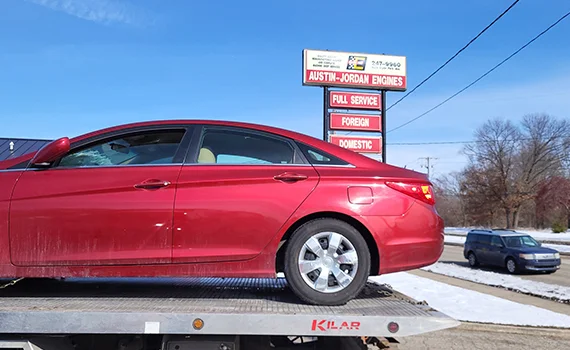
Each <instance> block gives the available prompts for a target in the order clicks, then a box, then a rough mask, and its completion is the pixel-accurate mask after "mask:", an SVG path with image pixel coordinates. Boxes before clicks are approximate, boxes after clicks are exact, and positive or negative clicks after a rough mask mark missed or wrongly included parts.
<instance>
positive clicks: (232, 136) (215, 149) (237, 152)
mask: <svg viewBox="0 0 570 350" xmlns="http://www.w3.org/2000/svg"><path fill="white" fill-rule="evenodd" d="M295 153H296V152H295V148H293V146H292V145H291V143H289V142H288V141H287V140H285V139H281V138H279V137H273V136H271V135H268V134H265V133H258V132H255V131H248V130H246V129H241V128H223V127H206V128H205V130H204V133H203V135H202V140H201V142H200V145H199V153H198V160H197V162H198V164H224V165H264V164H302V161H300V160H299V159H298V155H296V154H295Z"/></svg>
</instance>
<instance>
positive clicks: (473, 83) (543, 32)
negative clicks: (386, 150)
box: [388, 12, 570, 132]
mask: <svg viewBox="0 0 570 350" xmlns="http://www.w3.org/2000/svg"><path fill="white" fill-rule="evenodd" d="M569 15H570V12H567V13H566V14H565V15H564V16H562V17H560V18H559V19H558V20H557V21H556V22H554V23H553V24H551V25H550V26H549V27H548V28H546V29H545V30H543V31H542V32H541V33H540V34H538V35H537V36H535V37H534V38H532V40H530V41H529V42H527V43H526V44H524V45H523V46H521V47H520V48H519V49H518V50H516V51H515V52H513V53H512V54H511V55H509V56H508V57H507V58H505V59H504V60H502V61H501V62H500V63H499V64H497V65H495V66H494V67H493V68H491V69H490V70H488V71H487V72H486V73H485V74H483V75H481V76H480V77H479V78H477V79H476V80H475V81H473V82H472V83H471V84H469V85H467V86H466V87H464V88H463V89H461V90H459V91H458V92H456V93H455V94H453V95H451V96H450V97H448V98H447V99H445V100H444V101H443V102H440V103H439V104H437V105H436V106H435V107H433V108H431V109H429V110H427V111H426V112H424V113H422V114H420V115H419V116H417V117H415V118H414V119H411V120H409V121H407V122H405V123H404V124H401V125H399V126H397V127H395V128H394V129H392V130H390V131H388V132H392V131H395V130H398V129H400V128H403V127H404V126H406V125H408V124H410V123H412V122H414V121H416V120H418V119H420V118H421V117H423V116H425V115H426V114H428V113H430V112H432V111H434V110H435V109H437V108H439V107H441V106H442V105H444V104H445V103H447V102H448V101H449V100H451V99H453V98H454V97H455V96H457V95H459V94H460V93H462V92H463V91H465V90H467V89H469V88H470V87H471V86H473V85H475V84H477V83H478V82H479V81H480V80H481V79H483V78H485V77H486V76H487V75H489V74H490V73H491V72H493V71H494V70H495V69H497V68H499V67H500V66H502V65H503V64H504V63H505V62H507V61H508V60H510V59H511V58H513V57H514V56H515V55H516V54H518V53H519V52H521V51H522V50H524V49H525V48H526V47H527V46H529V45H530V44H532V43H533V42H534V41H535V40H537V39H538V38H540V37H541V36H542V35H544V34H546V32H548V31H549V30H550V29H552V28H554V27H555V26H556V25H557V24H558V23H560V22H562V21H563V20H564V19H565V18H566V17H568V16H569Z"/></svg>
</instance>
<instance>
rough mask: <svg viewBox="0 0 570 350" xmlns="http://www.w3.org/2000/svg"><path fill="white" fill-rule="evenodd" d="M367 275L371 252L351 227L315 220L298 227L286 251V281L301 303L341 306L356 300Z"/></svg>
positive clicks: (329, 220)
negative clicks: (353, 299)
mask: <svg viewBox="0 0 570 350" xmlns="http://www.w3.org/2000/svg"><path fill="white" fill-rule="evenodd" d="M369 273H370V252H369V250H368V245H367V244H366V241H365V240H364V238H363V237H362V235H361V234H360V232H359V231H358V230H356V229H355V228H354V227H353V226H351V225H349V224H348V223H346V222H344V221H340V220H336V219H328V218H327V219H316V220H312V221H309V222H307V223H306V224H304V225H302V226H301V227H299V228H298V229H297V230H296V231H295V232H294V233H293V235H292V237H291V238H290V240H289V242H288V244H287V248H286V251H285V278H286V279H287V282H288V283H289V286H290V288H291V289H292V290H293V292H294V293H295V294H296V295H297V296H298V297H299V298H300V299H301V300H303V301H305V302H307V303H309V304H315V305H342V304H345V303H346V302H348V301H349V300H350V299H352V298H354V297H356V296H357V295H358V294H359V293H360V291H361V290H362V288H363V287H364V286H365V285H366V281H367V279H368V276H369Z"/></svg>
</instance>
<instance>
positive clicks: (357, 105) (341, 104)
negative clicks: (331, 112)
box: [329, 91, 382, 110]
mask: <svg viewBox="0 0 570 350" xmlns="http://www.w3.org/2000/svg"><path fill="white" fill-rule="evenodd" d="M329 106H330V107H331V108H335V107H336V108H346V109H374V110H380V109H382V100H381V97H380V94H367V93H358V92H344V91H331V92H330V95H329Z"/></svg>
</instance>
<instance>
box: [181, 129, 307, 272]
mask: <svg viewBox="0 0 570 350" xmlns="http://www.w3.org/2000/svg"><path fill="white" fill-rule="evenodd" d="M195 150H196V152H195V153H196V154H195V155H194V157H193V159H189V161H188V162H187V164H185V166H184V167H183V169H182V171H181V174H180V179H179V184H178V191H177V195H176V203H175V209H174V228H175V229H174V234H173V262H213V261H230V260H233V261H237V260H245V259H250V258H253V257H255V256H256V255H258V254H259V253H260V252H261V251H262V250H263V248H264V247H265V246H266V245H267V244H268V243H269V242H270V240H271V239H272V238H273V237H274V236H275V235H276V234H277V233H278V232H279V230H280V229H281V227H282V226H283V225H284V224H285V222H286V221H287V219H289V217H290V216H291V215H292V214H293V213H294V212H295V210H296V209H297V208H298V207H299V206H300V205H301V203H302V202H303V201H304V200H305V199H306V198H307V197H308V196H309V194H310V193H311V191H312V190H313V189H314V188H315V186H316V185H317V182H318V174H317V172H316V171H315V169H314V168H313V167H312V166H311V165H310V164H308V163H305V161H304V158H302V156H301V155H300V154H299V153H298V150H297V148H296V147H295V145H294V144H293V143H292V142H290V141H289V140H287V139H283V138H281V137H278V136H276V135H270V134H265V133H260V132H256V131H253V130H249V129H241V128H223V127H205V128H204V131H203V133H202V135H201V137H200V138H199V141H197V142H196V144H195ZM189 158H190V157H189Z"/></svg>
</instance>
